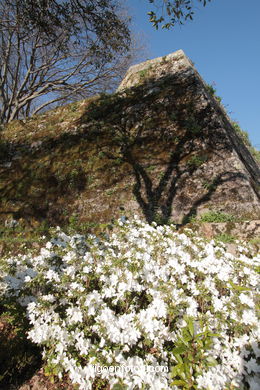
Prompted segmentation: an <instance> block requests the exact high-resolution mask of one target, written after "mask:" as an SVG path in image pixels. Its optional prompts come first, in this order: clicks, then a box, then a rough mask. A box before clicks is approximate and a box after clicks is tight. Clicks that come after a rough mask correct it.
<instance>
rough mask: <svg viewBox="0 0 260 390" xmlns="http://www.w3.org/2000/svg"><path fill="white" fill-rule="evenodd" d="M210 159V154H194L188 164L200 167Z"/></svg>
mask: <svg viewBox="0 0 260 390" xmlns="http://www.w3.org/2000/svg"><path fill="white" fill-rule="evenodd" d="M207 159H208V156H206V155H200V156H199V155H197V156H196V155H195V156H192V157H191V158H189V160H188V161H187V164H188V165H189V166H190V167H192V168H198V167H200V166H201V165H202V164H204V163H205V162H206V161H207Z"/></svg>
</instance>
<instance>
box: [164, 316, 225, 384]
mask: <svg viewBox="0 0 260 390" xmlns="http://www.w3.org/2000/svg"><path fill="white" fill-rule="evenodd" d="M185 321H186V324H187V325H186V326H185V327H183V328H182V329H181V335H180V337H179V338H178V340H177V341H176V342H175V347H174V349H173V350H172V351H171V352H172V354H173V355H174V358H175V360H176V363H177V364H176V365H175V366H174V367H173V368H172V371H171V377H172V379H173V381H172V383H171V385H172V386H181V388H182V389H183V390H188V389H196V388H197V386H196V385H195V383H196V377H197V376H198V375H200V374H202V373H203V371H205V370H207V369H208V368H209V367H212V366H214V365H216V364H217V361H216V360H215V359H213V357H212V356H208V354H207V351H209V350H210V348H211V345H212V338H213V337H217V336H219V335H216V334H213V333H212V332H210V331H209V330H208V329H206V330H204V331H203V332H200V333H196V323H194V320H193V318H192V317H187V318H186V319H185ZM201 325H202V324H201ZM201 328H202V326H201Z"/></svg>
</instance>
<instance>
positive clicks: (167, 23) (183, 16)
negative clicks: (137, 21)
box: [148, 0, 211, 29]
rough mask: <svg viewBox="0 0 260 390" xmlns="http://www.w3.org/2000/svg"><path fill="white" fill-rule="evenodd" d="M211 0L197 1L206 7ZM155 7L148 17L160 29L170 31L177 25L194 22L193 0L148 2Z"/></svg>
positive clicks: (155, 0)
mask: <svg viewBox="0 0 260 390" xmlns="http://www.w3.org/2000/svg"><path fill="white" fill-rule="evenodd" d="M210 1H211V0H196V2H197V3H201V4H203V6H204V7H205V6H206V5H207V4H208V3H209V2H210ZM148 2H149V3H151V5H152V6H153V10H151V11H150V12H149V13H148V15H149V18H150V22H151V23H152V24H153V26H154V27H155V28H156V29H158V27H159V26H161V27H162V28H166V29H169V28H171V27H173V26H175V25H176V24H183V23H184V22H185V21H186V20H192V19H193V16H194V12H195V11H194V10H195V4H194V1H193V0H170V1H169V0H148Z"/></svg>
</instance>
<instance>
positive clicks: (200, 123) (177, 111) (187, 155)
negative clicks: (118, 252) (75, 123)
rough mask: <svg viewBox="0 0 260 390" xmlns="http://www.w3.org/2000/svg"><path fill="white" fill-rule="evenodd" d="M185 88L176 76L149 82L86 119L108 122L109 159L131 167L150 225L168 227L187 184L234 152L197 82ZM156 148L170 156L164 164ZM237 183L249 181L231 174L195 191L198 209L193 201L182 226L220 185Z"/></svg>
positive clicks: (100, 104)
mask: <svg viewBox="0 0 260 390" xmlns="http://www.w3.org/2000/svg"><path fill="white" fill-rule="evenodd" d="M183 83H184V82H183V80H181V81H180V80H178V78H177V77H176V76H173V77H171V78H169V77H165V78H161V79H160V80H150V82H149V83H148V84H147V85H140V86H137V87H134V88H132V89H131V90H128V91H126V92H125V93H123V95H120V94H118V95H117V94H116V95H114V96H112V97H109V96H105V97H104V98H101V99H100V100H99V101H97V102H94V103H93V104H92V105H90V106H89V108H88V112H86V114H85V117H84V118H85V119H86V118H88V119H91V120H92V121H93V123H95V122H96V123H97V124H98V123H99V121H100V119H101V120H102V121H103V123H104V125H105V128H106V129H107V136H108V137H110V139H111V149H110V150H106V151H105V155H106V156H107V157H108V158H110V159H118V158H121V159H122V160H123V161H125V162H127V163H128V164H129V165H130V166H131V168H132V172H133V176H134V181H135V182H134V185H133V189H132V192H133V195H134V197H135V199H136V201H137V202H138V204H139V206H140V208H141V210H142V212H143V214H144V216H145V218H146V220H147V222H149V223H151V222H152V221H156V222H159V223H168V222H169V221H170V218H171V216H172V213H173V207H174V202H175V201H176V200H178V198H179V194H180V193H181V189H182V188H183V187H184V186H185V184H187V179H189V180H190V181H191V180H192V177H193V175H195V174H196V171H197V170H198V169H200V168H201V167H204V166H205V165H204V164H206V162H207V160H208V159H210V158H212V156H213V155H215V156H216V155H218V158H219V159H222V158H223V152H225V153H227V152H230V151H231V150H232V146H231V145H230V143H229V142H228V140H227V138H226V136H225V133H224V132H223V131H222V129H221V128H220V125H219V122H218V120H217V119H216V116H214V115H213V114H214V109H213V108H212V107H211V106H210V105H204V106H201V105H200V101H199V99H200V96H199V95H198V93H197V92H198V90H197V85H196V82H195V81H194V80H193V79H192V78H189V79H187V83H186V84H185V83H184V84H183ZM151 86H152V89H151ZM200 88H201V86H200ZM198 107H199V109H198ZM84 118H83V119H84ZM115 145H116V146H117V148H115ZM149 145H150V151H151V148H153V150H152V151H151V153H150V159H149ZM151 145H152V146H151ZM158 145H159V148H158ZM113 149H114V150H113ZM115 149H116V151H115ZM156 149H157V152H158V155H159V154H161V152H164V156H166V155H167V156H166V157H165V158H164V161H163V162H160V157H158V156H157V154H156V153H157V152H156ZM166 151H167V152H166ZM145 159H146V160H145ZM155 160H157V165H161V168H160V171H159V173H158V172H157V173H158V175H157V177H154V175H152V174H150V171H149V166H148V165H149V163H150V164H151V163H152V164H153V163H154V161H155ZM162 166H163V167H162ZM206 176H207V175H205V179H206ZM194 177H195V176H194ZM197 179H198V177H197ZM237 179H239V180H242V181H243V180H244V179H245V177H244V175H243V174H241V173H239V172H238V173H236V172H232V171H227V170H226V171H223V172H221V173H216V174H215V176H214V177H212V178H210V185H208V186H205V187H203V186H202V184H201V183H200V185H201V189H200V191H202V190H203V191H202V193H201V196H200V194H199V193H197V191H199V188H198V189H197V188H196V189H195V192H196V197H195V200H194V201H193V204H192V201H191V200H188V203H191V204H190V207H189V206H187V207H186V210H185V213H186V214H185V215H184V217H183V224H185V223H187V222H188V221H189V219H190V217H191V216H195V215H196V214H197V210H198V208H199V207H200V206H201V205H202V204H204V203H206V202H208V201H210V200H211V198H212V196H213V194H214V193H215V192H216V190H217V188H218V187H219V186H221V185H223V184H224V183H227V182H232V181H235V180H237ZM179 203H180V202H178V204H179ZM187 209H189V210H188V211H187Z"/></svg>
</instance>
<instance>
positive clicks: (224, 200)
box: [118, 50, 260, 221]
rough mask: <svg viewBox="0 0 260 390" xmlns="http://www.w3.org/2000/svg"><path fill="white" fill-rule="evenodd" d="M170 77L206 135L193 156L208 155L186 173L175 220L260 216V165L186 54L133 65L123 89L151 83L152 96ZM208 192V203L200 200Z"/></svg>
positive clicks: (177, 200)
mask: <svg viewBox="0 0 260 390" xmlns="http://www.w3.org/2000/svg"><path fill="white" fill-rule="evenodd" d="M170 76H173V78H172V79H171V77H170ZM167 77H168V78H169V79H168V80H169V85H170V84H172V95H168V99H169V100H171V99H172V100H173V99H175V95H176V89H177V88H179V89H181V91H180V96H181V97H182V99H184V100H185V99H186V101H192V105H193V110H194V112H196V120H195V122H196V121H197V123H196V124H198V125H199V126H201V132H202V133H203V134H204V137H198V139H197V142H194V144H193V150H192V151H191V154H192V153H193V154H194V155H197V153H200V154H203V152H204V153H205V154H206V155H207V161H206V162H205V164H202V166H201V167H198V169H197V170H196V172H193V174H192V175H185V173H184V175H183V177H182V180H180V181H179V183H180V184H181V185H180V186H179V191H178V193H177V195H176V197H175V209H174V210H173V212H172V217H173V219H175V220H177V221H180V218H181V217H182V216H183V215H187V214H189V211H188V209H190V210H191V209H192V208H194V212H195V213H196V214H197V215H200V214H202V213H204V212H206V211H208V210H210V209H218V210H220V211H225V212H229V213H232V214H235V215H237V216H241V215H251V217H253V216H256V215H258V216H259V210H260V208H259V206H260V203H259V200H260V193H259V191H260V169H259V165H258V164H257V163H256V161H255V160H254V159H253V157H252V155H251V154H250V152H249V151H248V149H247V148H246V146H245V145H244V144H243V142H242V141H241V139H240V138H239V136H238V135H237V133H236V132H235V130H234V128H233V126H232V123H231V121H230V119H229V117H228V116H227V114H226V112H225V110H224V108H223V107H222V105H221V104H220V103H219V102H218V101H217V100H216V99H215V98H214V97H213V96H211V94H210V93H209V92H208V89H207V86H206V84H205V83H204V81H203V80H202V78H201V77H200V75H199V74H198V72H197V71H196V69H195V68H194V66H193V64H192V62H191V61H190V60H189V59H188V58H187V57H186V55H185V54H184V52H183V51H182V50H178V51H177V52H175V53H172V54H169V55H168V56H165V57H159V58H156V59H153V60H150V61H146V62H144V63H142V64H138V65H135V66H132V67H131V68H130V69H129V70H128V72H127V74H126V76H125V78H124V80H123V81H122V83H121V84H120V86H119V88H118V91H126V90H127V88H131V87H132V88H133V87H135V86H136V85H140V84H142V83H146V85H147V87H148V89H149V84H150V88H151V89H150V93H152V91H153V90H154V88H156V85H157V84H158V85H160V82H162V81H163V80H164V79H166V80H167ZM157 88H158V86H157ZM147 93H149V90H148V92H146V94H147ZM189 99H191V100H189ZM165 100H166V102H167V99H165ZM199 114H201V115H199ZM152 115H153V113H152V112H151V116H152ZM154 115H155V114H154ZM187 115H189V114H188V113H187ZM190 115H192V114H190ZM198 117H199V119H198ZM191 122H192V121H191ZM191 125H192V123H191ZM173 131H176V129H173ZM181 164H182V162H180V165H181ZM180 169H181V168H180ZM214 180H218V181H219V185H217V188H216V189H215V190H214V191H209V194H208V196H207V195H206V194H205V191H203V187H204V188H210V187H211V184H212V183H213V181H214ZM184 181H185V183H184ZM213 186H214V184H213ZM181 187H182V188H181ZM203 193H204V194H205V197H204V199H203V196H202V197H199V196H198V194H203Z"/></svg>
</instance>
